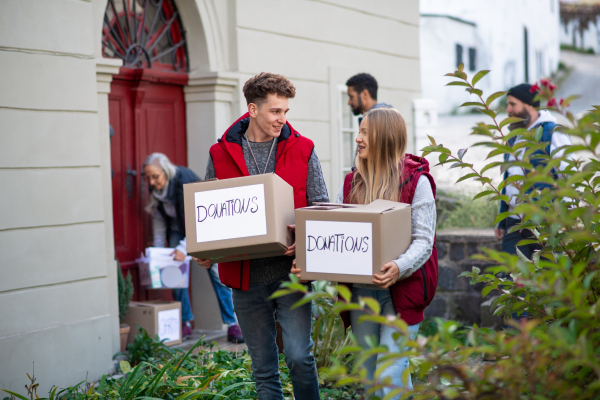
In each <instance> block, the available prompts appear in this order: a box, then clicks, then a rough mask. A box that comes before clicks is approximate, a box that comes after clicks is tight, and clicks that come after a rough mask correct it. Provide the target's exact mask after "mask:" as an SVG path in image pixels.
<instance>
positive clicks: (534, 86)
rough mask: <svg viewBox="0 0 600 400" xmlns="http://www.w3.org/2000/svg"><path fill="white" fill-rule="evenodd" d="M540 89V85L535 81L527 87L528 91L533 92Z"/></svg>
mask: <svg viewBox="0 0 600 400" xmlns="http://www.w3.org/2000/svg"><path fill="white" fill-rule="evenodd" d="M539 91H540V87H539V86H538V84H537V83H534V84H533V85H531V88H529V93H535V92H539Z"/></svg>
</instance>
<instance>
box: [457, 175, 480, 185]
mask: <svg viewBox="0 0 600 400" xmlns="http://www.w3.org/2000/svg"><path fill="white" fill-rule="evenodd" d="M476 176H479V175H478V174H477V173H475V172H471V173H470V174H466V175H463V176H461V177H460V178H459V179H458V180H457V181H456V183H459V182H462V181H464V180H466V179H469V178H473V177H476Z"/></svg>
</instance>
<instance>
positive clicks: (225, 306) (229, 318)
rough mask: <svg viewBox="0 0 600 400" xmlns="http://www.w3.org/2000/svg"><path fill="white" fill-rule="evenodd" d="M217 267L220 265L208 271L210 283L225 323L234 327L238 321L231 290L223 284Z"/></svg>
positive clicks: (215, 265)
mask: <svg viewBox="0 0 600 400" xmlns="http://www.w3.org/2000/svg"><path fill="white" fill-rule="evenodd" d="M217 265H218V264H213V265H211V267H210V268H209V269H208V276H209V277H210V283H212V285H213V289H215V294H216V295H217V300H218V301H219V308H220V309H221V318H222V319H223V323H224V324H227V325H232V324H235V323H237V321H236V320H235V315H234V313H233V300H232V297H231V289H230V288H228V287H227V286H225V285H223V284H222V283H221V280H220V279H219V270H218V267H217Z"/></svg>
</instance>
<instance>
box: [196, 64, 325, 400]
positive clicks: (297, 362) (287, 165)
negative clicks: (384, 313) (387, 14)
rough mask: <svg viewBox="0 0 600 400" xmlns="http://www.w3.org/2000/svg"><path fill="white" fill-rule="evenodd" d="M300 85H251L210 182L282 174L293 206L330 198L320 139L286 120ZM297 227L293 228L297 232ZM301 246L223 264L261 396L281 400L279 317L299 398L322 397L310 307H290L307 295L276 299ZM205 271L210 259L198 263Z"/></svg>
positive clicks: (277, 78) (270, 79) (263, 77)
mask: <svg viewBox="0 0 600 400" xmlns="http://www.w3.org/2000/svg"><path fill="white" fill-rule="evenodd" d="M295 95H296V89H295V87H294V85H293V84H292V83H291V82H290V81H289V80H288V79H286V78H285V77H284V76H281V75H276V74H271V73H264V72H263V73H261V74H259V75H256V76H255V77H253V78H251V79H250V80H248V82H246V84H245V85H244V97H246V102H247V104H248V112H247V113H246V114H244V115H242V116H241V117H240V118H239V119H238V120H237V121H235V122H234V123H233V125H231V127H229V129H227V131H226V132H225V134H224V135H223V137H222V138H221V139H219V141H218V143H216V144H215V145H213V146H212V147H211V149H210V159H209V162H208V166H207V168H206V179H211V178H215V177H216V178H218V179H228V178H235V177H241V176H248V175H257V174H264V173H272V172H274V173H276V174H277V175H279V176H280V177H281V178H283V179H284V180H285V181H286V182H287V183H289V184H290V185H291V186H292V187H293V188H294V207H295V208H299V207H306V206H307V205H311V204H312V203H313V202H317V201H325V202H327V201H329V200H328V199H329V198H328V195H327V188H326V187H325V181H324V180H323V174H322V172H321V165H320V163H319V159H318V157H317V154H316V153H315V150H314V144H313V142H312V141H311V140H310V139H308V138H306V137H303V136H302V135H300V133H298V132H297V131H296V130H295V129H294V128H293V127H292V126H291V125H290V123H289V122H287V116H286V114H287V112H288V110H289V99H291V98H293V97H294V96H295ZM290 228H291V227H290ZM294 254H295V244H294V245H292V246H290V247H289V248H288V250H287V251H286V253H285V255H283V256H280V257H270V258H260V259H256V260H248V261H243V262H239V261H238V262H232V263H221V264H219V276H220V278H221V282H223V283H224V284H225V285H227V286H229V287H231V288H232V289H233V304H234V307H235V311H236V314H237V317H238V321H239V324H240V327H241V328H242V333H243V335H244V339H245V340H246V344H247V345H248V352H249V353H250V357H251V358H252V371H253V374H254V379H255V381H256V391H257V393H258V398H259V399H263V400H267V399H268V400H271V399H282V400H283V392H282V390H281V381H280V380H279V369H278V364H279V358H278V349H277V344H276V342H275V338H276V336H277V332H276V326H275V316H274V313H275V311H277V319H278V321H279V323H280V324H281V327H282V328H283V345H284V349H285V361H286V363H287V365H288V367H289V369H290V375H291V378H292V384H293V386H294V396H295V398H296V399H299V400H305V399H315V400H317V399H319V382H318V376H317V370H316V366H315V360H314V357H313V354H312V353H311V352H310V348H311V347H312V344H313V343H312V340H311V337H310V327H311V305H310V304H305V305H304V306H302V307H299V308H296V309H294V310H291V307H292V305H294V303H296V302H297V301H298V300H300V299H301V297H302V296H301V295H289V296H285V297H282V298H278V299H275V300H269V296H271V295H272V294H273V293H274V292H275V291H276V290H277V289H278V288H279V286H280V285H281V282H283V281H284V280H286V279H288V274H289V273H290V269H291V267H292V262H293V256H294ZM198 263H199V264H200V265H202V266H203V267H204V268H208V267H210V260H198Z"/></svg>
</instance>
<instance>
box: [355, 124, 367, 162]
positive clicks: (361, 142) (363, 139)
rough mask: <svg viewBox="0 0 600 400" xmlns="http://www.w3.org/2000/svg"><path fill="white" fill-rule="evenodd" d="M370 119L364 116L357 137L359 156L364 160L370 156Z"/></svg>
mask: <svg viewBox="0 0 600 400" xmlns="http://www.w3.org/2000/svg"><path fill="white" fill-rule="evenodd" d="M368 132H369V121H368V119H367V118H363V120H362V122H361V123H360V131H359V132H358V137H357V138H356V144H358V157H359V158H360V159H362V160H366V159H367V158H369V135H368Z"/></svg>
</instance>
